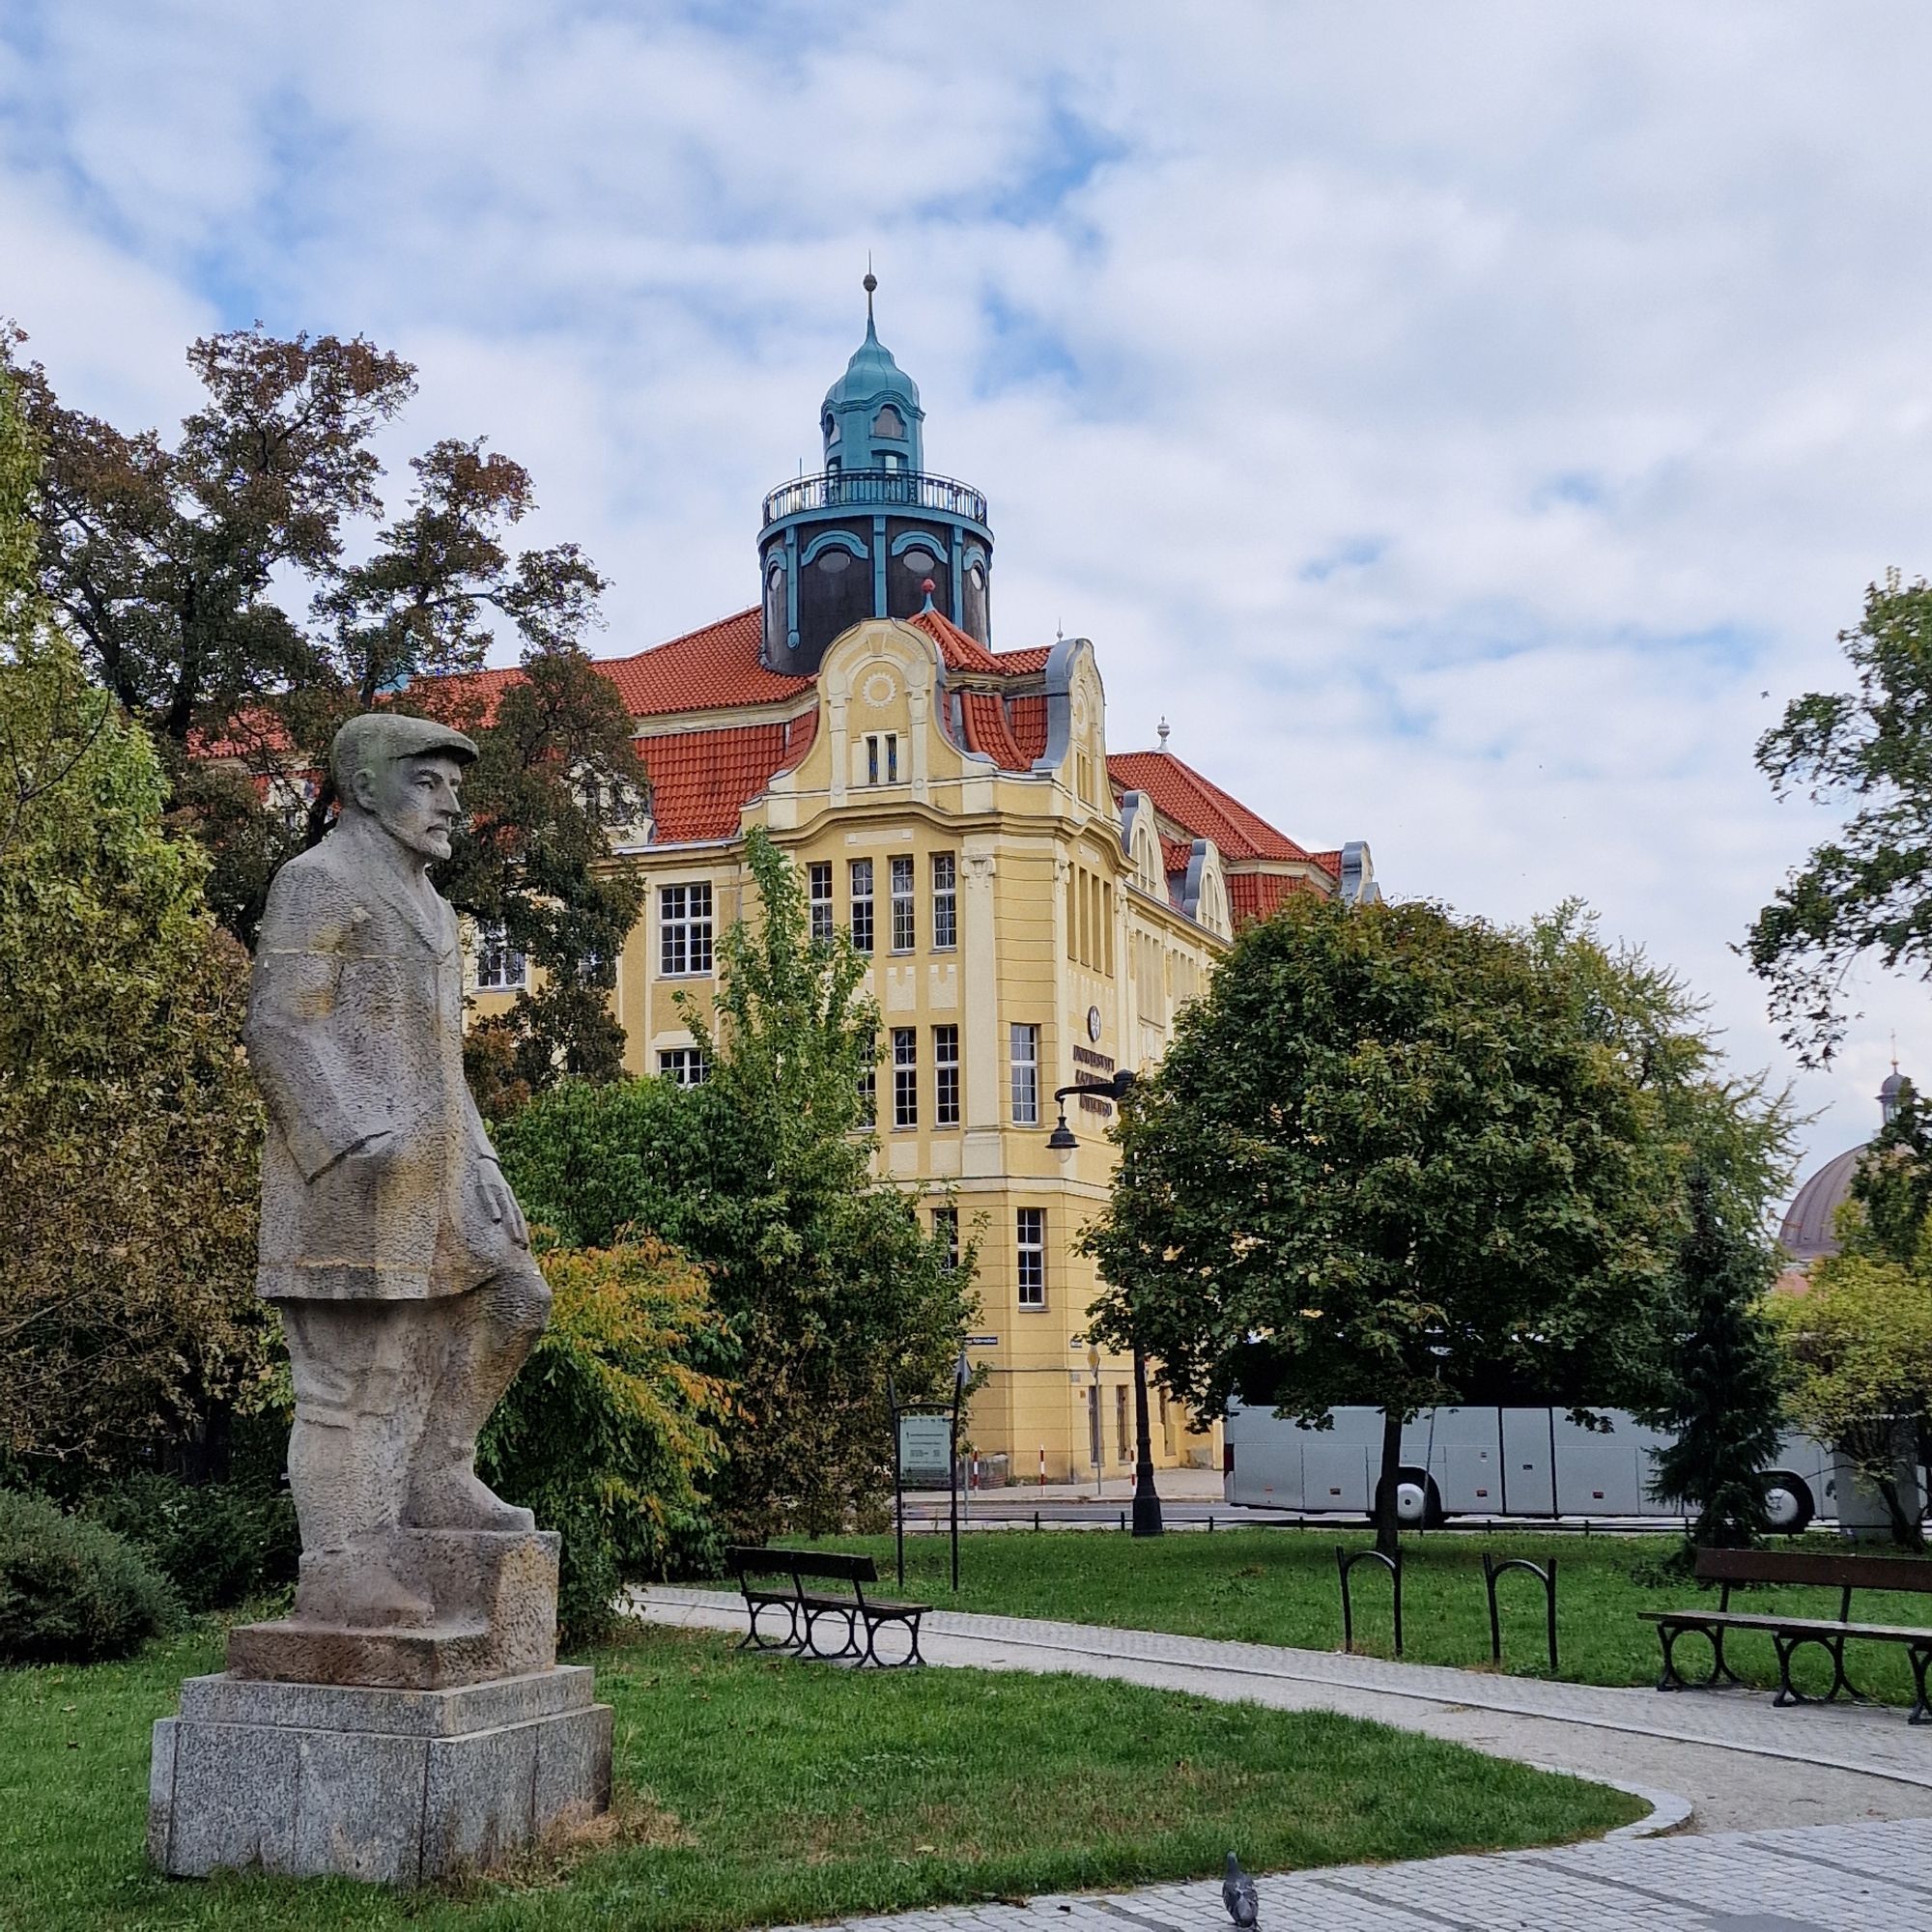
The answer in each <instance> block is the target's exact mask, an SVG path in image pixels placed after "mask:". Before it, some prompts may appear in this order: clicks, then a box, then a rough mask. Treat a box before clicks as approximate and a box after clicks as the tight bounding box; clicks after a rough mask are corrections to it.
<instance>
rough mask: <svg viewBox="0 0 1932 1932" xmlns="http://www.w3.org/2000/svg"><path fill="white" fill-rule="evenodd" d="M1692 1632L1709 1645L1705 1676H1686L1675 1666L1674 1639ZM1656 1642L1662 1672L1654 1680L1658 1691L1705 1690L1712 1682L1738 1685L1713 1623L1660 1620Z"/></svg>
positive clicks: (1719, 1632)
mask: <svg viewBox="0 0 1932 1932" xmlns="http://www.w3.org/2000/svg"><path fill="white" fill-rule="evenodd" d="M1691 1632H1694V1633H1695V1634H1697V1635H1698V1636H1701V1637H1702V1638H1703V1639H1704V1640H1705V1642H1706V1643H1708V1644H1709V1645H1710V1646H1711V1670H1710V1674H1709V1675H1708V1676H1705V1677H1686V1676H1685V1675H1684V1673H1683V1672H1682V1671H1680V1670H1679V1669H1678V1667H1677V1639H1678V1638H1679V1637H1681V1636H1683V1635H1685V1634H1687V1633H1691ZM1657 1635H1658V1641H1659V1642H1660V1643H1661V1644H1662V1646H1663V1673H1662V1676H1660V1677H1659V1678H1658V1680H1657V1688H1658V1689H1659V1690H1710V1689H1711V1687H1712V1686H1713V1685H1715V1684H1719V1683H1723V1684H1740V1683H1742V1682H1743V1681H1744V1680H1743V1679H1742V1678H1740V1677H1739V1676H1738V1675H1737V1673H1736V1672H1735V1671H1733V1670H1732V1668H1731V1666H1730V1665H1729V1664H1728V1663H1726V1662H1724V1633H1723V1630H1722V1629H1721V1628H1720V1627H1719V1626H1716V1625H1712V1624H1702V1623H1694V1622H1687V1623H1661V1624H1659V1625H1658V1627H1657Z"/></svg>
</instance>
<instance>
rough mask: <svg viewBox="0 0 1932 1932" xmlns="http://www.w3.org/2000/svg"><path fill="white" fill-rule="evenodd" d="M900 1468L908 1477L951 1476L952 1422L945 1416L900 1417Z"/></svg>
mask: <svg viewBox="0 0 1932 1932" xmlns="http://www.w3.org/2000/svg"><path fill="white" fill-rule="evenodd" d="M899 1468H900V1469H901V1471H903V1473H904V1474H906V1475H908V1476H940V1477H950V1476H951V1475H952V1418H951V1417H950V1416H944V1415H902V1416H900V1417H899Z"/></svg>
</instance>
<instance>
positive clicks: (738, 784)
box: [638, 711, 818, 844]
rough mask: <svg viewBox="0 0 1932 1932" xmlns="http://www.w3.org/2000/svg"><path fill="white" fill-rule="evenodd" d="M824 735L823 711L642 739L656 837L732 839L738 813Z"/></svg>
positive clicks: (666, 841)
mask: <svg viewBox="0 0 1932 1932" xmlns="http://www.w3.org/2000/svg"><path fill="white" fill-rule="evenodd" d="M817 735H818V713H817V712H816V711H808V712H806V713H805V715H804V716H803V717H801V718H794V719H792V720H791V722H790V723H789V724H784V725H730V726H727V727H725V729H722V730H717V731H667V732H665V733H663V734H662V735H661V736H658V737H654V738H639V740H638V755H639V757H640V758H641V759H642V760H643V761H644V764H645V766H646V768H647V769H648V770H649V772H650V775H651V814H652V818H653V820H654V822H655V826H656V838H657V840H658V842H660V843H664V844H674V843H676V842H677V841H678V840H680V839H685V838H729V837H730V836H731V835H732V834H733V833H735V832H736V831H737V829H738V813H739V812H740V810H742V809H743V808H744V807H745V806H747V805H749V804H750V803H751V802H752V800H753V799H754V798H756V797H757V796H758V794H759V793H760V792H762V791H763V790H764V789H765V787H766V786H767V785H769V784H770V783H771V781H772V780H773V779H774V778H775V777H776V776H777V775H778V774H779V773H780V772H784V771H790V770H791V769H792V768H793V767H794V766H796V765H797V763H798V762H799V760H800V759H801V758H803V757H804V756H805V754H806V753H807V752H808V751H809V750H810V747H811V741H812V739H813V738H815V737H816V736H817Z"/></svg>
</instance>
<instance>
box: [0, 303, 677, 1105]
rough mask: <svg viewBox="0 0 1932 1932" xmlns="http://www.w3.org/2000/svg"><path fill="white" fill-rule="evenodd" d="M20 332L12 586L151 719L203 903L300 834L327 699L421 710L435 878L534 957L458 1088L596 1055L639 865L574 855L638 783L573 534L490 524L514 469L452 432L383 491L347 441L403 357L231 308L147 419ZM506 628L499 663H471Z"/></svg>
mask: <svg viewBox="0 0 1932 1932" xmlns="http://www.w3.org/2000/svg"><path fill="white" fill-rule="evenodd" d="M23 340H24V338H22V337H21V336H20V335H19V334H18V332H17V331H12V330H10V331H6V332H5V333H4V334H0V375H5V376H6V377H8V378H9V379H10V380H11V383H12V384H13V386H14V389H15V391H16V393H17V395H18V398H19V407H20V411H21V413H22V415H23V417H24V419H25V422H26V425H27V427H28V429H29V431H30V432H31V434H32V435H33V436H34V438H35V439H36V440H37V442H38V444H39V447H40V452H41V465H40V471H39V476H38V480H37V482H36V484H35V486H34V490H33V499H32V505H31V508H32V512H33V517H34V522H35V525H36V527H37V531H38V541H37V546H36V554H35V558H34V565H33V568H34V575H35V579H36V582H37V584H38V588H39V591H40V593H41V595H42V596H43V597H44V598H45V600H46V602H47V604H48V606H49V607H50V610H51V611H52V614H53V617H54V619H55V620H56V621H57V622H58V624H59V626H60V628H61V629H62V631H63V632H64V633H65V634H66V635H67V636H69V637H70V638H71V639H73V640H74V642H75V644H76V646H77V648H78V650H79V653H80V658H81V662H82V664H83V665H84V667H85V668H86V669H87V671H88V673H89V674H90V675H91V677H92V678H93V679H95V680H96V681H98V683H99V685H100V686H101V687H102V688H104V690H105V691H106V692H107V693H108V694H109V695H110V696H112V697H113V698H114V699H115V700H116V701H117V702H118V704H119V705H120V706H121V707H122V709H123V710H124V711H125V712H126V714H127V716H128V718H130V719H132V720H135V721H137V722H139V723H140V724H141V725H144V726H145V727H146V729H147V731H148V733H149V735H150V736H151V738H152V740H153V742H154V744H155V746H156V751H157V753H158V756H159V759H160V766H161V771H162V774H163V777H164V780H165V783H166V806H167V813H168V818H169V822H170V824H171V825H172V826H173V827H175V828H177V829H180V830H185V831H186V832H189V833H191V834H192V836H193V837H194V838H195V839H196V840H197V841H198V842H199V843H200V844H201V845H202V846H203V847H204V849H205V850H206V851H207V853H208V855H209V860H210V869H209V876H208V886H207V890H208V896H209V900H210V903H211V905H212V906H213V909H214V911H215V913H216V915H217V917H218V918H219V920H220V921H221V923H223V924H224V925H225V926H227V927H228V929H229V930H230V931H231V932H233V933H234V934H235V936H236V937H237V938H238V939H240V940H241V942H242V944H243V945H252V944H253V941H254V935H255V928H256V925H257V924H258V923H259V921H260V919H261V914H262V908H263V905H264V903H265V901H266V898H267V894H268V885H269V880H270V877H271V876H272V874H273V872H274V870H275V867H277V866H279V865H280V864H281V863H282V861H283V860H284V859H287V858H289V857H290V856H292V855H293V854H294V853H295V852H297V851H298V850H300V849H301V847H302V846H303V845H304V844H307V843H313V842H314V841H315V840H316V839H317V838H320V837H321V836H322V834H323V831H324V829H325V827H326V825H327V817H328V813H329V810H330V808H331V805H332V800H331V799H330V797H329V795H328V792H327V784H326V782H319V781H321V779H322V775H323V774H324V772H325V771H326V765H327V758H326V753H327V746H328V742H329V740H330V739H331V738H332V737H333V735H334V733H335V731H336V729H337V727H338V726H339V725H341V724H342V723H343V722H344V720H346V719H347V718H349V717H351V716H353V715H354V714H355V712H357V711H361V710H366V709H368V708H370V707H371V706H372V705H376V704H379V703H394V704H397V705H399V706H400V707H402V708H404V709H409V710H413V711H422V712H427V713H431V714H434V715H436V716H439V717H442V718H444V719H446V720H447V722H449V723H452V724H455V725H460V726H461V727H462V728H464V729H467V730H469V731H470V732H471V733H472V734H473V735H474V736H475V737H476V739H477V742H478V744H479V746H480V747H481V751H482V755H481V756H480V757H479V759H478V760H477V763H476V765H475V767H474V768H473V770H472V771H471V773H470V774H469V782H468V784H467V786H466V789H465V803H466V805H467V806H468V807H469V827H468V829H467V830H466V832H465V834H464V836H463V838H462V840H461V841H460V843H459V847H458V850H457V851H456V853H455V855H454V856H453V857H452V859H451V860H450V861H449V863H448V865H447V866H445V867H443V868H442V869H441V871H440V875H439V880H438V883H439V885H440V888H441V890H442V891H443V892H444V894H445V895H447V896H448V897H449V898H450V899H451V900H452V902H453V903H454V904H455V905H456V906H457V907H458V909H459V910H460V911H462V912H465V913H468V914H469V915H470V916H472V917H473V918H476V919H478V920H481V921H486V922H488V923H492V924H494V925H497V926H500V927H501V928H502V930H503V933H504V936H505V938H506V940H507V942H508V944H509V945H510V946H512V947H513V948H515V949H516V950H517V951H519V952H523V953H524V954H526V956H527V957H528V958H530V959H531V960H533V961H534V962H535V963H536V964H537V965H538V966H539V967H541V968H542V969H543V976H544V982H545V983H544V985H543V988H542V989H541V990H540V991H538V992H536V993H526V994H524V995H522V996H521V997H520V998H519V1000H518V1001H517V1003H516V1005H515V1007H514V1009H513V1010H512V1012H511V1013H510V1014H509V1015H508V1016H507V1017H506V1018H505V1019H503V1020H501V1021H498V1022H495V1023H493V1024H492V1026H491V1027H490V1028H489V1029H487V1030H486V1031H485V1033H484V1034H483V1036H482V1037H481V1039H480V1040H479V1043H478V1053H479V1064H478V1071H479V1073H482V1074H483V1075H484V1076H485V1078H484V1080H483V1082H482V1083H481V1084H484V1085H485V1086H486V1089H487V1091H488V1092H489V1093H491V1094H497V1096H499V1098H500V1099H501V1101H502V1103H503V1104H505V1105H507V1104H510V1103H512V1102H514V1100H515V1099H517V1098H518V1097H521V1096H522V1095H523V1094H526V1093H527V1092H529V1091H531V1090H533V1089H535V1088H539V1087H541V1086H543V1085H545V1084H548V1083H549V1082H550V1081H551V1080H553V1079H554V1078H557V1077H559V1076H561V1075H566V1074H569V1075H577V1076H580V1077H584V1078H591V1079H599V1078H609V1077H611V1075H612V1074H613V1073H614V1072H615V1071H616V1070H617V1068H618V1065H619V1063H620V1060H621V1053H622V1036H621V1033H620V1031H619V1029H618V1028H617V1027H616V1025H615V1023H614V1022H613V1021H612V1020H611V1017H610V1015H609V1012H608V1010H607V1008H608V1000H607V997H606V993H607V989H608V985H609V983H610V978H611V970H612V962H614V960H615V959H616V957H617V954H618V952H619V949H620V947H621V945H622V942H623V939H624V936H625V935H626V933H628V931H629V930H630V928H631V926H632V925H633V924H634V923H635V922H636V919H637V916H638V912H639V905H640V889H639V886H638V885H637V883H636V881H635V880H633V879H631V878H629V877H626V876H624V875H622V874H621V873H618V872H616V871H614V870H612V869H611V868H606V867H602V866H600V864H599V862H600V861H601V860H602V859H603V858H605V857H606V856H607V855H608V851H609V846H608V841H607V839H606V837H605V834H604V830H603V826H602V823H601V822H600V821H601V816H602V811H603V809H604V808H605V807H606V806H607V805H608V803H609V802H610V801H611V800H612V799H616V800H619V801H621V800H624V799H626V798H627V797H628V798H633V799H636V798H640V797H641V796H642V795H643V793H644V791H645V789H646V782H647V781H646V778H645V774H644V771H643V768H642V766H641V764H640V763H639V760H638V757H637V754H636V752H635V750H634V748H633V744H632V736H631V721H630V719H629V717H628V715H627V714H626V712H625V710H624V707H623V703H622V701H621V699H620V698H619V697H618V696H617V694H616V692H615V691H614V689H613V688H612V687H611V684H610V682H609V681H608V680H607V679H606V678H604V677H603V676H601V675H600V674H599V673H598V672H597V670H596V669H595V668H594V667H593V666H592V664H591V662H590V659H589V657H588V656H587V654H586V652H585V650H584V647H583V639H584V637H585V635H586V633H587V632H588V631H589V630H590V629H591V628H592V627H593V626H594V625H595V623H596V622H597V603H598V598H599V596H600V594H601V593H602V591H603V589H604V587H605V582H604V579H603V578H602V576H601V575H600V574H599V573H598V571H597V570H596V568H595V567H594V566H593V565H592V564H591V562H590V561H589V559H588V558H587V557H585V556H584V555H583V554H582V552H581V551H580V550H579V549H578V547H577V546H576V545H574V544H558V545H553V546H551V547H550V548H548V549H529V550H522V551H519V550H517V549H515V548H514V544H513V538H514V534H515V531H516V527H517V526H518V525H520V524H521V523H522V522H523V521H524V519H525V518H526V516H527V515H528V514H529V512H530V511H531V510H532V509H533V508H534V507H535V493H534V489H533V486H532V484H531V480H530V477H529V474H528V472H527V471H526V469H523V467H522V466H521V465H519V464H517V463H516V462H514V461H512V460H511V459H510V458H509V457H507V456H505V455H503V454H501V453H500V452H497V451H492V450H489V449H487V448H486V446H485V444H484V442H483V440H481V439H480V438H478V439H473V440H461V439H445V440H441V441H439V442H437V443H435V444H433V445H432V446H431V447H430V448H429V449H428V450H426V451H425V452H423V453H422V454H421V455H419V456H417V457H416V458H414V459H413V461H412V464H411V466H410V470H411V474H410V479H409V481H408V483H407V485H406V488H405V490H404V493H403V497H402V500H401V502H400V503H392V502H390V501H388V500H386V499H385V497H384V491H385V488H386V487H387V485H388V482H389V479H388V478H386V477H385V476H384V470H383V466H382V463H381V461H380V460H379V458H378V456H377V454H376V452H375V449H374V447H373V442H374V439H375V438H376V436H377V434H378V432H380V431H382V430H383V429H384V428H385V427H386V426H387V425H388V424H390V423H391V422H392V421H393V420H394V419H395V418H396V417H397V416H398V415H399V414H400V413H401V412H402V410H403V408H404V406H405V405H406V404H407V402H408V401H409V399H410V397H411V395H412V393H413V392H414V388H415V372H414V370H413V369H412V367H411V365H410V364H409V363H408V362H406V361H404V360H403V359H402V357H400V356H398V355H394V354H392V353H391V352H388V351H385V350H382V349H379V348H378V347H376V346H375V345H374V344H372V343H370V342H367V341H365V340H363V339H362V338H360V337H355V338H347V339H345V338H342V337H339V336H334V335H321V336H314V337H311V336H308V335H305V334H304V335H296V336H293V337H288V338H281V337H276V336H273V335H271V334H270V333H269V332H268V331H267V330H265V329H264V328H262V327H260V326H259V325H257V326H256V327H254V328H251V329H236V330H230V331H227V332H225V333H222V334H219V335H214V336H210V337H207V338H205V339H203V340H201V341H198V342H196V343H195V344H193V346H192V347H191V348H190V349H189V351H188V361H189V364H190V366H191V367H192V369H193V370H194V372H195V374H196V376H197V377H198V378H199V380H200V382H201V385H202V388H203V391H204V400H203V403H202V405H201V407H200V408H199V409H197V410H196V411H194V412H192V413H191V414H189V415H188V416H187V417H186V419H185V421H184V422H183V423H182V424H181V427H180V430H179V432H178V434H177V435H175V436H174V437H173V438H172V439H167V438H164V437H162V436H161V435H160V434H159V433H158V432H157V431H155V430H152V429H149V430H141V431H138V432H133V433H129V432H126V431H123V430H121V429H119V428H116V427H115V426H114V425H112V424H109V423H106V422H103V421H101V420H100V419H99V418H98V417H95V416H91V415H88V414H86V413H85V412H81V411H78V410H74V409H71V408H69V407H68V406H67V405H65V404H64V403H63V402H62V401H61V400H60V398H59V397H58V396H57V395H56V394H55V392H54V389H53V386H52V384H51V383H50V382H49V380H48V378H47V376H46V373H45V371H44V370H43V368H41V367H40V365H39V364H37V363H33V362H29V361H26V360H25V359H23V355H22V349H21V345H22V342H23ZM372 524H373V526H374V534H373V536H371V537H370V538H369V539H368V540H367V541H366V542H362V543H359V544H358V543H356V542H355V541H354V539H355V537H356V535H357V533H358V532H361V531H363V530H364V529H366V528H367V527H368V526H370V525H372ZM512 641H514V643H515V644H516V645H517V647H518V649H519V652H520V659H521V669H522V676H521V678H520V679H519V680H517V681H515V682H513V683H510V684H509V685H508V686H507V687H505V686H503V685H502V684H501V681H500V680H492V681H488V682H485V683H479V682H478V681H477V680H476V679H475V677H474V674H475V673H476V672H478V671H480V670H481V669H482V668H484V663H485V659H486V656H487V654H488V653H489V651H490V650H491V648H492V646H493V645H495V644H499V643H506V642H512ZM304 796H306V799H307V804H306V810H297V811H290V810H286V809H285V806H286V802H288V801H292V800H301V799H303V798H304Z"/></svg>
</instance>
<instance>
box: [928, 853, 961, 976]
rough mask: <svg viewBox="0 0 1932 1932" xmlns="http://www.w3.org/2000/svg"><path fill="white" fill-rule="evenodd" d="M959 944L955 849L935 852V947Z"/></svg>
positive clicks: (943, 948) (946, 948)
mask: <svg viewBox="0 0 1932 1932" xmlns="http://www.w3.org/2000/svg"><path fill="white" fill-rule="evenodd" d="M958 944H959V863H958V861H957V860H956V859H955V858H954V857H953V855H952V853H951V852H935V853H934V854H933V855H932V950H933V951H934V952H952V949H953V948H954V947H956V946H957V945H958Z"/></svg>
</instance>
